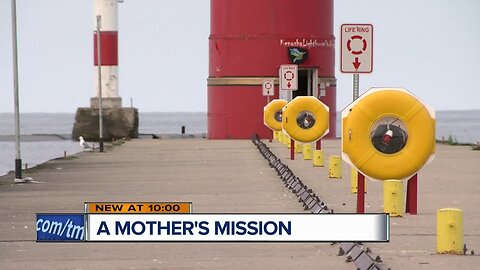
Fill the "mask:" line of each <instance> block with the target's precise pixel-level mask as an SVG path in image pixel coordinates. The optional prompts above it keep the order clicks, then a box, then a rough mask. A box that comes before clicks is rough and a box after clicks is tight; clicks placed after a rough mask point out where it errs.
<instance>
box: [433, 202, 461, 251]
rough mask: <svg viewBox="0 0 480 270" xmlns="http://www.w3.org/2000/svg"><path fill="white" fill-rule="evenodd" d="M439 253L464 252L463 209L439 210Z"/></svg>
mask: <svg viewBox="0 0 480 270" xmlns="http://www.w3.org/2000/svg"><path fill="white" fill-rule="evenodd" d="M437 253H449V254H464V251H463V212H462V210H460V209H456V208H442V209H438V210H437Z"/></svg>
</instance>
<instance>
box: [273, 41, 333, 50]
mask: <svg viewBox="0 0 480 270" xmlns="http://www.w3.org/2000/svg"><path fill="white" fill-rule="evenodd" d="M334 45H335V42H334V41H333V39H324V40H317V39H312V38H310V39H307V38H296V39H288V38H281V39H280V46H285V47H300V48H307V49H310V48H314V47H333V46H334Z"/></svg>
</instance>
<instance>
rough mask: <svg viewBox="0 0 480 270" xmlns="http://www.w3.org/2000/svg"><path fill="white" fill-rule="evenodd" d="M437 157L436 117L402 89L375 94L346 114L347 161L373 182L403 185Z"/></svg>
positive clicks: (344, 141)
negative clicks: (391, 182) (385, 181)
mask: <svg viewBox="0 0 480 270" xmlns="http://www.w3.org/2000/svg"><path fill="white" fill-rule="evenodd" d="M434 153H435V112H434V111H433V109H431V108H430V107H428V106H427V105H425V104H424V103H423V102H422V101H420V100H419V99H417V98H416V97H415V96H414V95H412V94H411V93H409V92H408V91H407V90H405V89H402V88H373V89H370V90H369V91H367V92H366V93H365V94H364V95H362V96H361V97H360V98H359V99H357V100H356V101H355V102H353V103H352V104H350V105H349V106H347V107H346V108H345V109H344V110H343V111H342V156H343V159H344V160H345V161H347V162H348V163H350V165H352V166H354V167H355V168H356V169H357V170H358V171H360V172H361V173H362V174H364V175H365V176H367V177H368V178H370V179H372V180H389V179H397V180H403V179H406V178H409V177H410V176H412V175H414V174H415V173H417V172H418V171H419V170H420V169H421V168H422V167H423V166H424V165H425V164H426V163H427V162H428V161H429V160H431V159H433V157H434Z"/></svg>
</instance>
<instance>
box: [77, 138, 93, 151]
mask: <svg viewBox="0 0 480 270" xmlns="http://www.w3.org/2000/svg"><path fill="white" fill-rule="evenodd" d="M78 138H79V139H80V146H81V147H83V149H92V146H90V144H88V143H87V142H86V141H85V140H84V139H83V137H82V136H80V137H78Z"/></svg>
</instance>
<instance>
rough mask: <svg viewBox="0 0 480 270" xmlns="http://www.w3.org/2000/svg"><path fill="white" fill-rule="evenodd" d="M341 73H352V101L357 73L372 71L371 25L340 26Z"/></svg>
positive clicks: (361, 205) (360, 195) (361, 189)
mask: <svg viewBox="0 0 480 270" xmlns="http://www.w3.org/2000/svg"><path fill="white" fill-rule="evenodd" d="M340 32H341V34H340V36H341V38H340V39H341V45H340V49H341V53H340V63H341V68H340V70H341V72H343V73H353V101H355V100H356V99H357V98H358V97H359V96H360V92H359V84H360V74H359V73H371V72H372V71H373V25H371V24H342V26H341V31H340ZM357 179H358V180H357V181H358V182H357V213H365V176H364V175H363V174H361V173H360V172H358V177H357Z"/></svg>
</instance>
